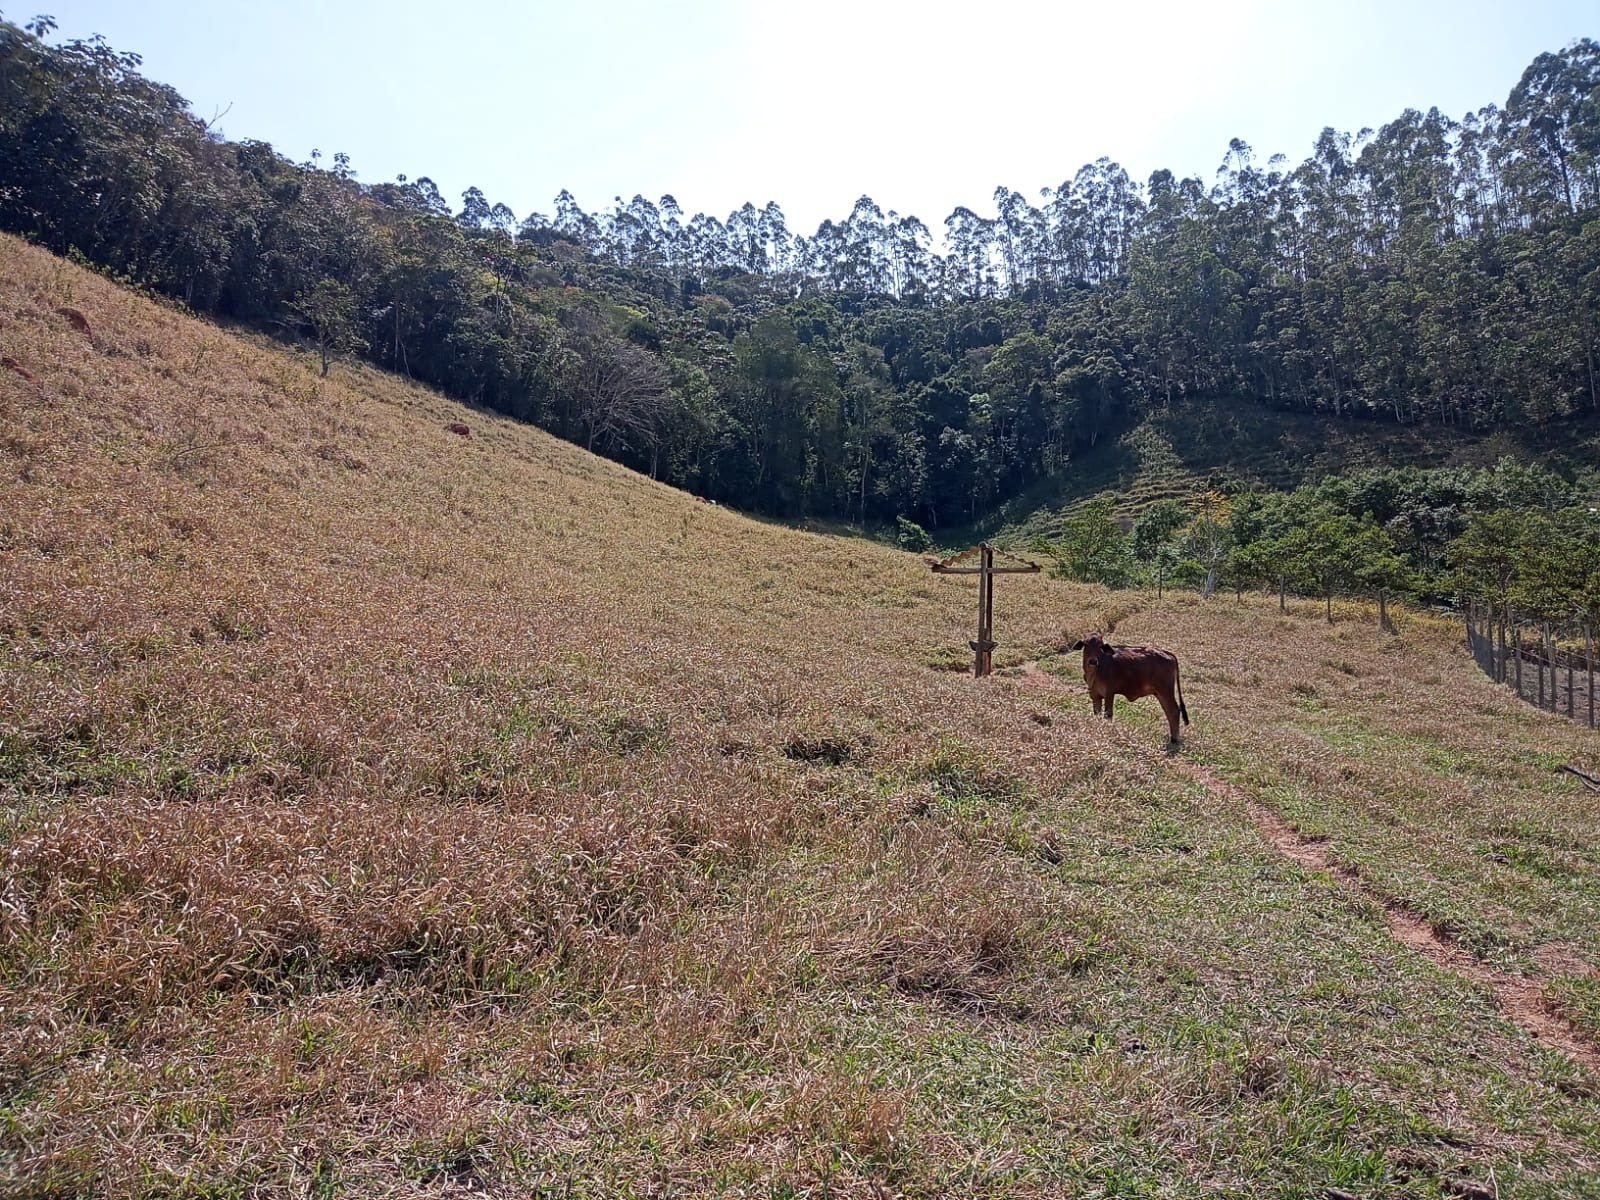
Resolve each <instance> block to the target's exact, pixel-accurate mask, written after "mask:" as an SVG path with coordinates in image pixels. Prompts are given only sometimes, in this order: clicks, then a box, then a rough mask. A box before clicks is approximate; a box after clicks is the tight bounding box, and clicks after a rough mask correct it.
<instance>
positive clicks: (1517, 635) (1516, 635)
mask: <svg viewBox="0 0 1600 1200" xmlns="http://www.w3.org/2000/svg"><path fill="white" fill-rule="evenodd" d="M1511 637H1512V639H1513V641H1512V650H1511V653H1512V654H1514V655H1515V656H1516V661H1517V695H1519V696H1520V695H1522V630H1521V629H1519V628H1517V627H1516V626H1515V625H1513V626H1512V627H1511ZM1500 642H1501V647H1502V649H1503V648H1504V645H1505V628H1504V627H1503V626H1502V627H1501V631H1500ZM1505 681H1506V677H1505V675H1504V673H1502V674H1501V676H1500V682H1501V683H1504V682H1505Z"/></svg>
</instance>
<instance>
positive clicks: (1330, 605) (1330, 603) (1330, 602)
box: [1328, 592, 1333, 625]
mask: <svg viewBox="0 0 1600 1200" xmlns="http://www.w3.org/2000/svg"><path fill="white" fill-rule="evenodd" d="M1328 624H1329V625H1332V624H1333V593H1332V592H1329V593H1328Z"/></svg>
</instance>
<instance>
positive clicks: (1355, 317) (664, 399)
mask: <svg viewBox="0 0 1600 1200" xmlns="http://www.w3.org/2000/svg"><path fill="white" fill-rule="evenodd" d="M52 29H53V23H52V22H51V21H50V20H49V19H48V18H36V19H35V20H34V21H33V22H30V23H29V24H28V26H27V27H26V28H24V27H21V26H18V25H15V24H12V23H9V22H5V21H4V20H3V19H0V228H4V229H5V230H7V231H10V232H14V233H18V234H21V235H23V236H26V237H28V238H30V239H33V240H35V241H37V242H39V243H41V244H43V245H45V246H48V247H49V248H51V249H53V250H55V251H57V252H59V253H62V254H71V255H75V256H77V257H79V258H81V259H82V260H83V261H86V262H88V263H90V264H92V265H94V266H96V267H97V268H98V269H101V270H102V271H105V272H106V273H108V274H111V275H113V276H115V277H118V278H122V279H125V280H127V281H129V282H132V283H136V284H138V285H140V286H142V287H145V288H147V289H150V290H152V291H154V292H157V293H160V294H163V295H165V296H169V297H172V298H174V299H176V300H178V301H180V302H182V303H183V304H186V305H188V306H189V307H190V308H192V309H194V310H195V311H197V312H202V313H207V314H212V315H215V316H218V317H222V318H225V319H229V320H234V321H239V322H245V323H248V324H250V325H252V326H255V327H258V328H263V329H268V330H272V331H274V332H277V333H278V334H280V335H282V336H285V337H289V338H294V339H302V340H304V341H305V342H307V343H309V344H311V345H313V346H314V347H315V348H316V350H317V351H318V353H319V358H320V363H321V367H322V369H323V370H324V371H326V370H328V369H329V367H330V366H331V364H332V363H333V362H334V361H335V360H336V359H337V358H339V357H340V356H341V355H351V354H359V355H361V356H363V357H365V358H366V359H368V360H369V361H372V362H374V363H376V364H378V365H380V366H382V367H385V368H387V369H390V370H394V371H398V372H403V373H406V374H408V375H411V376H413V377H415V378H417V379H419V380H423V381H426V382H428V383H430V384H433V385H435V386H437V387H440V388H441V389H443V390H445V391H446V392H448V393H450V394H452V395H454V396H457V397H460V398H462V399H465V400H468V401H470V402H472V403H475V404H479V405H483V406H486V407H489V408H492V409H494V410H496V411H499V412H503V413H507V414H510V415H512V416H514V417H517V418H520V419H523V420H528V421H532V422H535V423H537V424H539V425H540V426H542V427H544V428H546V429H549V430H551V431H552V432H554V433H556V434H558V435H559V436H562V437H565V438H568V439H570V440H572V441H575V442H577V443H579V444H581V445H584V446H587V447H588V448H590V449H592V450H595V451H597V452H599V453H603V454H606V455H609V456H611V457H613V458H616V459H618V460H620V461H622V462H625V463H627V464H629V465H630V466H633V467H635V468H637V469H639V470H641V471H645V472H648V473H649V474H651V475H653V476H655V477H658V478H661V479H663V480H666V481H667V482H670V483H673V484H676V485H679V486H682V487H685V488H689V489H691V490H694V491H696V492H699V493H700V494H702V495H706V496H710V497H713V498H716V499H719V500H722V501H724V502H727V503H732V504H736V505H739V506H742V507H747V508H752V509H756V510H760V511H764V512H768V513H773V514H778V515H796V514H811V515H817V516H824V517H837V518H845V519H851V520H858V521H862V522H868V523H871V522H880V523H891V522H893V521H894V520H895V519H896V518H905V519H907V520H910V521H914V522H918V523H921V524H924V525H927V526H930V527H940V526H948V525H951V524H956V523H962V522H967V521H972V520H976V519H979V518H981V517H982V516H983V515H984V514H985V513H987V512H989V511H991V510H992V509H993V507H994V506H995V505H996V504H998V503H1000V502H1002V501H1004V500H1005V499H1007V498H1009V497H1012V496H1015V495H1017V494H1018V493H1019V492H1021V491H1022V490H1023V489H1024V488H1027V487H1028V486H1030V485H1031V484H1034V483H1036V482H1037V481H1039V480H1040V479H1043V478H1046V477H1050V476H1054V475H1057V474H1059V473H1061V472H1063V471H1066V470H1069V469H1070V464H1072V462H1073V461H1074V459H1075V458H1079V457H1081V456H1082V455H1083V454H1085V452H1087V451H1090V450H1092V449H1093V448H1094V447H1095V446H1096V445H1097V444H1098V443H1099V442H1100V441H1101V440H1102V439H1103V438H1105V437H1107V436H1108V435H1111V434H1113V433H1115V432H1117V431H1118V430H1120V429H1123V428H1125V427H1126V426H1127V425H1128V424H1129V423H1131V422H1133V421H1136V420H1137V419H1138V418H1139V417H1140V416H1141V414H1143V413H1144V412H1146V411H1149V410H1150V409H1151V408H1153V407H1156V406H1172V405H1182V404H1184V403H1187V402H1189V401H1191V400H1194V399H1196V398H1205V399H1206V400H1208V401H1218V400H1220V401H1221V402H1223V403H1228V402H1238V403H1241V404H1242V403H1252V404H1265V405H1270V406H1274V407H1278V408H1284V409H1294V410H1300V411H1309V412H1318V413H1327V414H1329V415H1331V416H1336V417H1347V418H1364V419H1370V420H1375V421H1388V422H1398V423H1407V424H1409V423H1418V422H1436V423H1446V424H1452V425H1462V426H1468V427H1472V428H1481V429H1486V428H1492V427H1497V426H1507V425H1518V424H1525V423H1546V422H1553V421H1560V420H1565V419H1569V418H1572V417H1574V416H1575V415H1577V414H1583V413H1589V412H1600V381H1597V362H1596V358H1597V351H1600V209H1597V203H1600V102H1597V96H1600V91H1597V88H1600V44H1597V43H1595V42H1593V41H1590V40H1582V41H1579V42H1575V43H1573V44H1572V45H1570V46H1568V47H1567V48H1565V49H1564V50H1562V51H1559V52H1553V53H1547V54H1542V55H1540V56H1539V57H1538V58H1537V59H1535V61H1534V62H1533V63H1532V64H1531V65H1530V66H1529V67H1528V69H1527V71H1526V72H1525V73H1524V74H1523V76H1522V78H1521V80H1520V81H1519V82H1518V83H1517V85H1516V86H1515V87H1514V88H1513V89H1512V91H1511V93H1510V95H1509V97H1508V98H1507V100H1506V102H1505V104H1504V106H1503V107H1497V106H1494V105H1490V106H1488V107H1485V108H1483V109H1481V110H1479V111H1478V112H1476V113H1472V114H1468V115H1466V116H1465V117H1463V118H1462V119H1460V120H1454V119H1451V118H1449V117H1446V116H1444V115H1442V114H1440V113H1439V112H1438V111H1437V110H1430V111H1429V112H1427V113H1425V114H1424V113H1420V112H1417V111H1414V110H1408V111H1406V112H1405V113H1403V114H1401V115H1400V116H1399V117H1398V118H1396V119H1395V120H1394V121H1392V122H1390V123H1389V124H1387V125H1385V126H1383V127H1382V128H1381V129H1379V130H1376V131H1373V130H1362V131H1359V132H1358V133H1354V134H1348V133H1339V132H1336V131H1334V130H1332V129H1328V130H1325V131H1324V132H1323V134H1322V135H1321V136H1320V137H1319V139H1318V140H1317V143H1316V145H1315V147H1314V149H1313V152H1312V154H1311V155H1310V156H1309V157H1308V158H1306V159H1305V160H1304V161H1303V162H1301V163H1300V164H1299V165H1298V166H1291V165H1290V164H1288V163H1287V161H1285V160H1284V159H1282V158H1281V157H1274V158H1271V159H1269V160H1267V161H1265V162H1262V161H1260V160H1259V159H1258V158H1257V156H1256V155H1255V154H1254V153H1253V151H1252V150H1251V148H1250V147H1248V146H1246V145H1245V144H1244V143H1242V142H1239V141H1237V140H1236V141H1234V142H1232V143H1230V144H1229V147H1228V149H1227V152H1226V154H1225V156H1224V160H1223V162H1222V165H1221V168H1220V170H1219V171H1218V172H1217V175H1216V178H1215V179H1214V180H1213V181H1211V182H1210V183H1206V182H1204V181H1201V180H1198V179H1192V178H1185V179H1179V178H1176V177H1174V176H1173V175H1172V174H1171V173H1170V172H1167V171H1157V172H1156V173H1155V174H1153V175H1152V176H1151V177H1150V178H1149V180H1147V181H1146V182H1144V183H1143V184H1140V183H1138V182H1136V181H1134V180H1132V179H1131V178H1130V177H1129V176H1128V174H1127V172H1126V171H1125V170H1123V168H1121V167H1120V166H1118V165H1117V164H1116V163H1114V162H1111V161H1109V160H1105V159H1102V160H1100V161H1098V162H1095V163H1091V164H1089V165H1087V166H1085V167H1083V168H1082V169H1081V170H1079V171H1077V172H1076V173H1075V174H1073V175H1071V176H1070V177H1069V178H1067V179H1066V180H1064V181H1063V182H1062V183H1061V184H1060V185H1059V186H1056V187H1053V188H1047V189H1045V190H1044V191H1043V192H1042V193H1041V194H1040V197H1039V200H1038V202H1037V203H1035V202H1033V201H1030V200H1029V199H1028V198H1027V197H1026V196H1024V195H1023V194H1021V193H1019V192H1015V191H1012V190H1010V189H1007V188H1000V189H998V190H997V191H996V192H995V193H994V196H993V204H994V213H995V215H993V216H985V215H980V213H979V212H978V211H976V210H975V209H972V208H967V207H961V208H957V209H956V210H955V212H953V213H951V214H950V215H949V217H947V218H946V219H945V221H944V222H943V225H942V227H941V233H942V246H936V245H935V240H934V236H933V233H932V231H930V229H929V228H928V226H926V225H925V224H924V223H923V222H922V221H920V220H919V219H917V218H916V217H914V216H910V215H902V214H898V213H895V212H893V211H890V212H885V211H883V210H882V209H881V208H880V207H879V206H878V205H876V204H875V203H873V201H872V200H871V199H870V198H867V197H862V198H861V200H859V201H858V202H857V203H856V205H855V206H854V208H853V209H852V211H851V213H850V214H849V216H848V217H846V218H845V219H843V220H840V221H825V222H823V223H822V225H821V226H820V227H819V228H818V229H817V230H816V231H815V233H813V234H811V235H809V236H806V235H801V234H798V233H796V232H794V231H792V230H790V229H789V228H788V225H787V222H786V220H785V218H784V214H783V212H782V210H781V208H779V207H778V206H777V205H776V204H773V203H768V204H766V205H765V206H763V207H759V208H758V207H756V206H755V205H753V204H746V205H744V206H743V207H741V208H740V209H739V210H738V211H736V212H734V213H731V214H729V215H728V217H727V218H726V219H718V218H715V217H711V216H707V215H706V214H703V213H699V214H695V215H693V216H686V215H685V214H684V212H683V211H682V210H681V208H680V207H679V206H678V204H677V203H676V201H675V200H674V199H673V198H672V197H670V196H669V197H662V198H661V199H660V200H659V201H655V202H652V201H649V200H646V199H645V198H643V197H641V196H635V197H634V198H633V199H632V200H630V201H626V202H624V201H623V200H621V199H620V198H618V200H617V202H616V203H615V205H614V206H613V207H612V208H610V209H608V210H606V211H603V212H598V213H586V212H584V211H583V209H582V208H581V207H580V206H579V205H578V204H577V203H576V201H575V200H574V199H573V197H572V196H571V195H569V194H568V193H566V192H563V193H562V194H561V195H560V196H559V197H557V199H556V202H555V205H554V209H553V211H552V212H551V213H550V214H541V213H533V214H529V215H526V216H523V217H518V215H517V214H516V213H515V212H513V211H512V209H511V208H509V207H508V206H507V205H505V204H503V203H492V202H491V201H490V200H489V198H488V197H486V196H484V195H483V194H482V193H481V192H480V191H479V190H478V189H476V188H471V189H468V191H467V192H466V193H465V194H464V195H463V197H462V200H461V204H460V206H459V207H458V208H453V207H452V206H451V204H449V203H448V202H447V201H446V199H445V198H444V197H443V196H442V195H441V194H440V193H439V190H438V188H437V187H436V186H435V185H434V184H433V183H432V182H431V181H430V180H428V179H426V178H419V179H414V180H413V179H408V178H406V177H401V178H399V179H397V180H395V181H393V182H387V183H376V184H367V183H363V182H361V181H360V180H359V179H358V178H357V175H356V172H355V171H354V169H353V167H352V165H351V163H350V161H349V159H348V158H347V157H346V156H344V155H342V154H335V155H333V156H332V158H331V160H330V161H328V162H326V163H324V162H323V161H322V159H321V156H319V155H317V154H315V153H314V154H313V156H312V161H310V162H306V163H294V162H291V161H289V160H288V159H287V158H285V157H284V156H282V155H280V154H278V153H277V152H276V151H274V150H273V149H272V148H271V147H270V146H268V145H266V144H264V143H261V142H254V141H243V142H229V141H225V140H223V139H222V138H221V137H219V136H218V135H216V134H215V133H214V131H213V130H212V129H211V128H210V127H209V126H208V125H207V123H206V122H204V121H202V120H200V119H199V118H197V117H196V116H195V115H194V114H193V113H192V112H191V111H190V110H189V107H188V105H187V104H186V103H185V101H184V100H183V98H182V97H181V96H180V95H178V93H177V92H176V91H174V90H173V89H172V88H170V87H167V86H166V85H163V84H160V83H158V82H155V81H152V80H150V79H148V78H146V77H145V76H143V75H142V74H141V73H140V71H139V66H140V60H139V58H138V56H137V55H135V54H131V53H127V52H122V51H118V50H116V49H114V48H113V47H111V46H110V45H108V44H107V43H106V42H105V41H104V40H103V39H101V38H98V37H96V38H90V39H80V40H73V41H67V42H64V43H61V44H51V43H50V42H49V41H48V40H47V39H48V37H49V35H50V33H51V32H52Z"/></svg>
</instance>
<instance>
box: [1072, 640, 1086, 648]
mask: <svg viewBox="0 0 1600 1200" xmlns="http://www.w3.org/2000/svg"><path fill="white" fill-rule="evenodd" d="M1072 648H1073V649H1074V650H1082V649H1083V641H1082V639H1079V640H1078V641H1076V642H1073V643H1072Z"/></svg>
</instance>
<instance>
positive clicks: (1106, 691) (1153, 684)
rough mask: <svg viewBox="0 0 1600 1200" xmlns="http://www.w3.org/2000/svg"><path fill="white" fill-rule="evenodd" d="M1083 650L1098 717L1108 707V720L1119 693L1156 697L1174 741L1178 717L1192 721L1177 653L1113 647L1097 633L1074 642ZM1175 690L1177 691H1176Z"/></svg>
mask: <svg viewBox="0 0 1600 1200" xmlns="http://www.w3.org/2000/svg"><path fill="white" fill-rule="evenodd" d="M1072 648H1073V649H1074V650H1082V651H1083V681H1084V682H1085V683H1087V684H1088V685H1089V698H1090V699H1091V700H1093V701H1094V712H1095V716H1099V715H1100V709H1101V705H1102V704H1103V705H1104V706H1105V716H1106V720H1108V721H1109V720H1111V711H1112V708H1113V706H1114V705H1115V704H1116V698H1117V697H1118V696H1126V697H1127V698H1128V699H1129V700H1137V699H1139V697H1141V696H1154V697H1155V698H1156V699H1157V700H1158V701H1160V703H1161V711H1162V712H1164V713H1166V714H1167V726H1168V728H1169V730H1170V731H1171V741H1172V742H1173V744H1176V743H1177V741H1178V718H1179V717H1180V716H1181V717H1182V718H1183V723H1184V724H1185V725H1187V724H1188V723H1189V710H1188V709H1187V708H1185V707H1184V704H1183V681H1182V679H1180V678H1179V677H1178V656H1177V655H1176V654H1173V653H1171V652H1170V651H1167V650H1157V649H1155V648H1154V647H1151V646H1113V645H1111V644H1110V643H1109V642H1107V641H1106V640H1105V639H1104V638H1102V637H1101V636H1100V635H1099V634H1098V633H1091V634H1090V635H1089V636H1088V637H1086V638H1084V639H1083V640H1082V641H1081V642H1074V643H1073V644H1072ZM1174 693H1176V694H1174Z"/></svg>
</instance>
